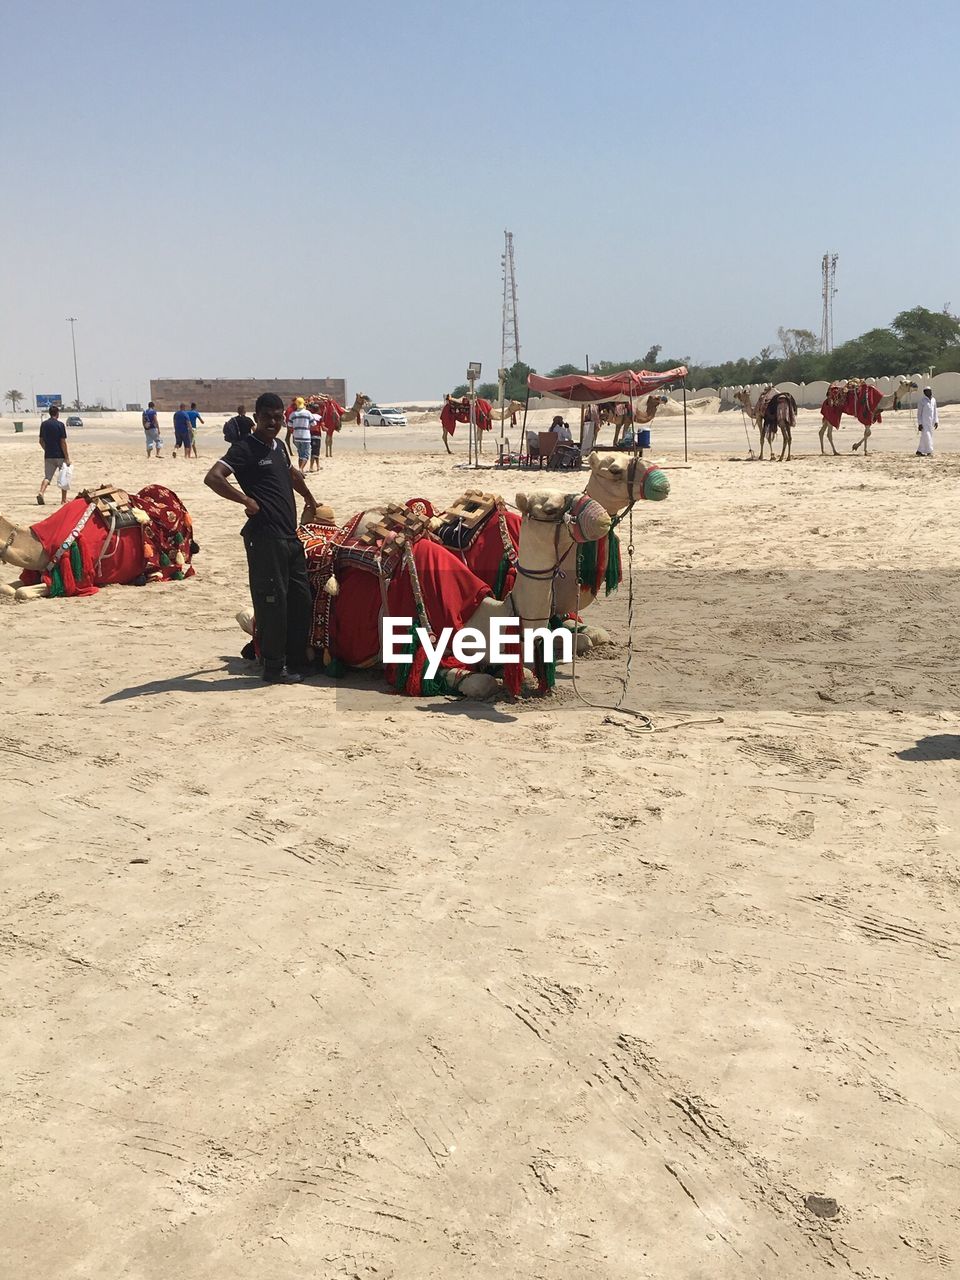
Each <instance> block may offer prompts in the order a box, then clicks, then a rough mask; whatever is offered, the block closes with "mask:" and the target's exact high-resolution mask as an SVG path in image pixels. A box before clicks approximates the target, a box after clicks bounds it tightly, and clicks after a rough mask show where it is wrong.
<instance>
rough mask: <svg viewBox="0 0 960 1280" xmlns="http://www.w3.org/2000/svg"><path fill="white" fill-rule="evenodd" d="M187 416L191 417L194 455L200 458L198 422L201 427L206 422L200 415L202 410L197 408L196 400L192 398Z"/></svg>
mask: <svg viewBox="0 0 960 1280" xmlns="http://www.w3.org/2000/svg"><path fill="white" fill-rule="evenodd" d="M187 417H188V418H189V419H190V448H191V449H192V451H193V457H195V458H199V457H200V455H199V453H197V423H198V422H199V423H200V425H201V427H202V426H204V425H205V423H204V421H203V419H202V418H201V417H200V410H199V409H198V408H197V402H196V400H192V401H191V402H190V408H189V409H188V410H187Z"/></svg>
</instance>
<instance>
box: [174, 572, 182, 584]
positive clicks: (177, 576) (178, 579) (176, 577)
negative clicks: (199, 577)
mask: <svg viewBox="0 0 960 1280" xmlns="http://www.w3.org/2000/svg"><path fill="white" fill-rule="evenodd" d="M173 580H174V582H182V581H183V574H182V573H181V572H180V570H179V569H178V570H177V572H176V573H175V574H174V575H173Z"/></svg>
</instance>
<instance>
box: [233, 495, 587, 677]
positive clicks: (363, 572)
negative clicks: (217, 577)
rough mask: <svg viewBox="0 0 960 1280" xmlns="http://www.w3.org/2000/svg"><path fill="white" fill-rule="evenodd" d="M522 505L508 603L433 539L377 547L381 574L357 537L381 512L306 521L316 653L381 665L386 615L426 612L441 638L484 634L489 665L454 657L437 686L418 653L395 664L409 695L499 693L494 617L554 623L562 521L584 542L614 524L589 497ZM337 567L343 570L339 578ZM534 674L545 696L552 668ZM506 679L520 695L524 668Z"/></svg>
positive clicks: (545, 498) (520, 501)
mask: <svg viewBox="0 0 960 1280" xmlns="http://www.w3.org/2000/svg"><path fill="white" fill-rule="evenodd" d="M517 506H518V508H519V509H520V511H521V522H520V541H519V548H518V555H517V577H516V581H515V583H514V586H513V589H512V591H511V592H510V593H509V594H508V595H507V597H506V598H505V599H504V600H497V599H495V598H494V597H493V595H492V593H491V591H490V588H489V586H488V585H487V584H486V583H485V582H482V581H481V580H480V579H479V578H478V577H477V576H476V575H475V574H473V573H472V572H471V571H470V570H469V569H468V568H467V566H466V565H464V564H463V562H462V561H461V560H460V558H459V557H458V556H457V555H456V554H455V553H454V552H452V551H450V550H449V548H447V547H445V546H443V545H442V544H441V543H439V542H437V541H435V540H434V539H432V538H430V537H428V536H417V537H416V538H407V537H404V538H403V539H402V541H401V540H400V539H394V540H393V541H392V542H391V541H390V540H383V541H382V542H381V543H380V544H379V546H378V547H374V554H375V560H374V561H373V562H372V563H373V564H375V565H376V566H379V567H381V568H382V566H383V565H384V563H385V562H386V559H387V557H388V556H392V557H393V564H392V570H391V571H390V573H389V577H388V576H387V573H384V576H383V577H382V578H381V576H380V573H379V572H376V571H372V569H371V567H370V566H369V565H365V564H364V563H363V560H362V556H363V549H362V547H361V545H360V544H359V543H358V541H357V539H356V538H355V537H353V535H354V534H355V533H356V532H357V531H358V530H365V529H367V528H368V526H371V525H372V526H373V527H375V526H376V521H371V520H370V519H369V516H370V515H371V514H372V513H369V512H365V513H363V514H362V515H361V516H358V517H355V518H354V519H353V520H351V521H350V523H349V525H345V526H341V528H340V529H336V528H335V526H333V525H332V524H331V525H319V524H312V525H306V526H302V527H301V529H300V537H301V540H302V541H303V542H304V546H305V548H306V551H307V567H308V576H309V577H310V583H311V589H312V591H313V593H314V624H313V633H312V636H311V642H312V645H313V648H314V651H315V653H316V655H317V656H318V657H321V658H322V661H323V663H324V665H325V666H326V667H327V668H328V669H330V670H331V671H335V670H336V669H337V666H340V667H348V668H358V669H362V668H368V667H373V666H378V665H381V658H380V650H381V636H380V618H381V615H382V614H387V615H391V616H397V617H413V618H417V617H419V618H420V621H421V625H423V626H426V627H427V628H429V630H430V632H431V633H432V634H433V635H434V636H437V635H439V634H440V633H441V631H442V629H443V628H444V627H452V628H453V629H454V630H455V631H457V630H461V629H463V628H465V627H470V628H473V629H475V630H476V631H478V632H479V633H480V636H481V638H482V639H481V648H480V653H481V661H480V662H479V663H478V664H477V665H476V666H471V667H466V666H462V665H461V664H459V663H458V661H457V660H456V658H455V657H454V656H453V655H452V654H448V656H447V657H446V658H444V661H443V665H442V667H441V668H440V670H439V671H438V673H437V676H436V678H435V679H434V680H433V681H432V682H431V681H430V680H428V679H427V678H426V676H425V673H424V655H423V653H422V652H419V653H418V652H416V651H415V652H413V653H411V655H410V658H409V661H408V662H407V663H402V664H399V665H397V666H394V667H391V668H387V676H388V679H389V680H390V683H391V684H392V686H393V687H394V689H396V690H397V691H398V692H402V693H407V694H412V695H415V694H420V693H457V694H461V695H463V696H466V697H473V698H487V697H491V696H492V695H493V694H494V693H496V691H497V689H498V688H499V684H498V679H497V677H495V676H494V675H493V674H491V673H490V672H489V671H484V670H483V668H484V667H489V665H490V663H489V660H488V659H487V657H486V656H485V655H488V654H489V653H490V651H491V624H492V623H493V621H494V619H514V618H519V619H520V628H521V634H525V633H527V632H529V631H530V630H531V629H533V628H537V627H545V626H547V625H548V624H549V621H550V619H551V618H552V617H553V614H554V582H555V580H556V578H557V575H558V572H559V568H560V563H559V555H558V550H557V547H558V535H559V532H560V526H561V525H562V524H568V525H569V527H570V528H571V532H572V536H573V537H574V538H575V539H579V540H581V541H584V542H588V541H589V542H596V541H599V540H601V539H604V538H606V536H607V533H608V532H609V529H610V523H611V520H610V516H609V514H608V513H607V512H606V511H605V510H604V509H603V507H602V506H601V505H600V503H598V502H594V501H591V500H589V499H584V498H583V495H582V494H557V493H535V494H531V495H527V494H522V493H519V494H517ZM376 514H379V513H376ZM344 552H345V553H346V554H345V555H344V554H343V553H344ZM331 564H333V565H335V566H336V573H335V577H333V578H332V577H331V574H330V566H331ZM237 621H238V622H239V623H240V626H241V628H242V629H243V630H244V631H246V632H247V634H248V635H252V634H254V618H253V614H252V610H250V609H244V610H241V611H240V613H238V614H237ZM534 670H535V672H536V674H537V677H538V682H539V686H540V689H541V692H543V691H545V690H546V689H547V688H549V687H550V686H551V685H552V680H553V675H552V668H551V667H550V664H547V663H543V662H541V661H539V660H538V662H537V663H535V665H534ZM502 679H503V682H504V685H505V686H506V687H507V688H508V689H509V690H510V691H511V692H513V693H517V692H519V691H520V688H521V687H522V683H523V666H522V664H521V663H520V662H509V663H507V664H505V666H504V668H503V676H502Z"/></svg>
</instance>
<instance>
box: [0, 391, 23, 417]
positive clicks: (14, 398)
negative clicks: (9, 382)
mask: <svg viewBox="0 0 960 1280" xmlns="http://www.w3.org/2000/svg"><path fill="white" fill-rule="evenodd" d="M3 398H4V400H9V401H10V404H11V407H12V408H13V412H14V413H16V412H17V405H18V404H19V403H20V401H21V400H22V399H23V398H24V395H23V392H22V391H17V390H16V388H13V389H12V390H10V391H8V392H7V394H6V395H5V396H4V397H3Z"/></svg>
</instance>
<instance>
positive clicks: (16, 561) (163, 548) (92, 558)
mask: <svg viewBox="0 0 960 1280" xmlns="http://www.w3.org/2000/svg"><path fill="white" fill-rule="evenodd" d="M197 551H199V547H198V546H197V544H196V543H195V542H194V541H193V525H192V522H191V520H190V516H189V513H188V512H187V509H186V507H184V505H183V503H182V502H181V501H180V499H179V498H178V497H177V495H176V494H175V493H173V492H172V490H170V489H167V488H165V487H164V486H163V485H147V487H146V488H145V489H141V490H140V492H139V493H135V494H134V495H133V496H132V497H128V495H127V494H126V493H124V492H123V490H121V489H110V488H102V489H98V490H95V491H93V492H92V493H84V494H81V496H80V497H78V498H73V499H72V500H71V501H70V502H68V503H66V504H64V505H63V506H61V507H60V508H59V509H58V511H57V513H56V514H55V515H51V516H49V517H47V518H46V519H44V520H41V521H39V522H38V523H37V524H34V525H31V526H30V527H29V528H26V529H24V528H21V527H19V526H17V525H15V524H13V523H12V522H11V521H9V520H7V519H5V518H4V517H3V516H0V563H3V564H9V565H11V566H13V567H14V568H17V569H20V570H21V575H20V577H19V579H17V581H15V582H13V583H9V584H7V583H0V598H4V599H7V600H10V601H15V602H17V603H23V602H26V601H29V600H39V599H43V598H44V597H47V596H73V595H93V594H94V593H95V592H96V591H97V590H98V589H99V588H100V587H106V586H112V585H114V584H118V583H120V584H132V583H138V584H142V583H145V582H158V581H168V580H170V579H171V578H177V579H179V578H190V577H193V574H194V569H193V565H192V558H193V556H194V555H196V553H197Z"/></svg>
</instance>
